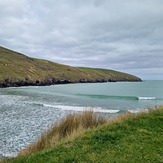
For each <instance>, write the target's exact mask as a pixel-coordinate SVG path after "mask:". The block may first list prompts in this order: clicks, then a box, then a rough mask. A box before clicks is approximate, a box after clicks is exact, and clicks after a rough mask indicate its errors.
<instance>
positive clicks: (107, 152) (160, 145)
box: [6, 107, 163, 163]
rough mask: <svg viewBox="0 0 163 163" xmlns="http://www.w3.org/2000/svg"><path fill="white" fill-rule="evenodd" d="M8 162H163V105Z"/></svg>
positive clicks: (122, 117)
mask: <svg viewBox="0 0 163 163" xmlns="http://www.w3.org/2000/svg"><path fill="white" fill-rule="evenodd" d="M6 162H30V163H31V162H34V163H37V162H39V163H41V162H48V163H50V162H134V163H135V162H138V163H141V162H142V163H144V162H152V163H153V162H163V107H159V108H158V109H157V110H156V109H154V110H149V112H148V113H141V114H138V115H135V114H126V115H123V116H121V117H118V118H116V119H114V120H110V121H108V122H107V123H105V124H103V125H102V126H99V127H97V128H96V129H90V130H88V131H87V132H85V133H84V134H81V135H80V136H78V137H76V138H75V139H74V140H68V139H67V140H65V141H63V142H61V143H60V144H58V145H57V146H56V147H55V148H49V149H45V150H43V151H40V152H36V153H33V154H31V155H25V156H19V157H17V158H15V159H11V160H7V161H6Z"/></svg>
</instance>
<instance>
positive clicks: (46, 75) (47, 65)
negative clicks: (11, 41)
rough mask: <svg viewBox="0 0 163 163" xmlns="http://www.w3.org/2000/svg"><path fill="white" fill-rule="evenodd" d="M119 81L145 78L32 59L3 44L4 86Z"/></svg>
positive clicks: (0, 78) (0, 69) (0, 82)
mask: <svg viewBox="0 0 163 163" xmlns="http://www.w3.org/2000/svg"><path fill="white" fill-rule="evenodd" d="M118 81H141V79H140V78H139V77H137V76H134V75H131V74H127V73H123V72H119V71H114V70H108V69H100V68H86V67H71V66H67V65H63V64H58V63H54V62H51V61H47V60H42V59H36V58H31V57H28V56H26V55H24V54H21V53H18V52H15V51H12V50H9V49H6V48H4V47H1V46H0V87H1V88H4V87H19V86H45V85H54V84H68V83H99V82H118Z"/></svg>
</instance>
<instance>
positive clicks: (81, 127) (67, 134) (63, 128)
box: [19, 110, 106, 155]
mask: <svg viewBox="0 0 163 163" xmlns="http://www.w3.org/2000/svg"><path fill="white" fill-rule="evenodd" d="M104 123H106V120H105V119H104V118H102V117H101V116H99V115H98V114H97V113H94V112H93V111H91V110H88V111H84V112H82V113H77V114H73V113H71V114H68V115H67V116H66V117H65V118H63V119H62V120H61V121H60V122H58V123H55V124H54V125H52V127H51V128H50V130H48V131H46V132H44V133H43V134H42V135H41V137H40V139H39V140H38V141H37V142H36V143H34V144H32V145H30V146H29V147H27V148H26V149H24V150H22V151H21V152H20V153H19V155H26V154H32V153H34V152H38V151H41V150H43V149H45V148H49V147H54V146H56V145H57V144H58V143H60V142H61V141H63V140H66V139H67V140H72V139H74V138H76V137H77V136H79V134H82V133H84V132H85V131H86V130H88V129H92V128H96V127H97V126H99V125H101V124H104Z"/></svg>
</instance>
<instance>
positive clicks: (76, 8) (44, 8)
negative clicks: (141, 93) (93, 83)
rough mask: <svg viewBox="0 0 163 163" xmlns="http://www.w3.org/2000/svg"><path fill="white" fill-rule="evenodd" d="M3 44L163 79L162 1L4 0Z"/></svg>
mask: <svg viewBox="0 0 163 163" xmlns="http://www.w3.org/2000/svg"><path fill="white" fill-rule="evenodd" d="M0 46H4V47H6V48H9V49H12V50H15V51H18V52H21V53H24V54H26V55H28V56H30V57H34V58H42V59H46V60H50V61H53V62H58V63H61V64H66V65H71V66H77V67H98V68H107V69H114V70H118V71H122V72H126V73H131V74H134V75H136V76H139V77H141V78H142V79H144V80H148V79H163V0H0Z"/></svg>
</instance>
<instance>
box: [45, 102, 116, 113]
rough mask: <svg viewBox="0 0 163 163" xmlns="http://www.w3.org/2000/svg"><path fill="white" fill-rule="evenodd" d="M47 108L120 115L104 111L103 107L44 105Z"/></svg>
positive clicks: (113, 111) (112, 111)
mask: <svg viewBox="0 0 163 163" xmlns="http://www.w3.org/2000/svg"><path fill="white" fill-rule="evenodd" d="M43 106H45V107H52V108H58V109H61V110H68V111H71V110H72V111H85V110H92V111H94V112H100V113H110V114H114V113H118V112H119V110H110V109H109V110H108V109H102V108H101V107H83V106H66V105H49V104H43Z"/></svg>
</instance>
